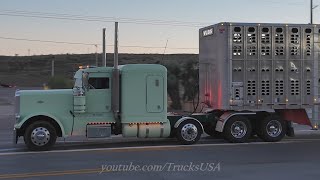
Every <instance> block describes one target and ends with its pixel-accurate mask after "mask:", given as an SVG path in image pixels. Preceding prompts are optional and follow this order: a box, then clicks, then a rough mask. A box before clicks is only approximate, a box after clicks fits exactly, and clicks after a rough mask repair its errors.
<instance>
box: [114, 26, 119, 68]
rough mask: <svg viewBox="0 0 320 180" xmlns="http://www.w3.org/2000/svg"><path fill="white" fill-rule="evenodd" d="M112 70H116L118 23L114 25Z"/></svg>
mask: <svg viewBox="0 0 320 180" xmlns="http://www.w3.org/2000/svg"><path fill="white" fill-rule="evenodd" d="M114 32H115V33H114V68H115V69H118V22H115V24H114Z"/></svg>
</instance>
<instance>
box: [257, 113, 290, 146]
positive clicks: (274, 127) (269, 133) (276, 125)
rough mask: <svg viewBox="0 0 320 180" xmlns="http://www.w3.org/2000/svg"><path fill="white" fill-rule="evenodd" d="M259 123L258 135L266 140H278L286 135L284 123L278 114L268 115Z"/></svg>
mask: <svg viewBox="0 0 320 180" xmlns="http://www.w3.org/2000/svg"><path fill="white" fill-rule="evenodd" d="M259 125H260V127H259V132H258V136H259V137H260V138H261V139H262V140H264V141H266V142H276V141H280V140H281V139H282V138H283V137H284V136H285V135H286V129H287V128H286V123H285V121H283V120H281V118H280V117H279V116H276V115H271V116H268V117H266V118H265V119H263V120H262V121H261V122H260V124H259Z"/></svg>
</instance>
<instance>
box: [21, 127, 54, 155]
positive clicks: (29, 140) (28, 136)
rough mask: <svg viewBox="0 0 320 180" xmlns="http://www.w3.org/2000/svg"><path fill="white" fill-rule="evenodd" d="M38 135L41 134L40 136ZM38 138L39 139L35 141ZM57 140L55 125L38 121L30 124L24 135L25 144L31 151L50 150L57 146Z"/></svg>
mask: <svg viewBox="0 0 320 180" xmlns="http://www.w3.org/2000/svg"><path fill="white" fill-rule="evenodd" d="M37 133H39V134H38V136H37ZM32 136H33V137H32ZM36 136H37V137H39V138H38V139H35V138H36ZM42 136H43V137H42ZM41 138H42V139H41ZM56 140H57V132H56V129H55V128H54V126H53V125H51V124H50V123H49V122H46V121H36V122H34V123H32V124H30V125H29V126H28V127H27V128H26V130H25V133H24V142H25V144H26V146H27V148H28V149H29V150H31V151H47V150H50V148H51V147H52V146H53V145H54V144H55V142H56Z"/></svg>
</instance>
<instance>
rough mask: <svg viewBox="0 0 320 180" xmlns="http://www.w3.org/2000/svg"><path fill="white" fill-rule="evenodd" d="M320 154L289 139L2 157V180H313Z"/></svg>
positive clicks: (319, 146)
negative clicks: (276, 141)
mask: <svg viewBox="0 0 320 180" xmlns="http://www.w3.org/2000/svg"><path fill="white" fill-rule="evenodd" d="M319 151H320V139H312V140H306V139H304V140H295V139H290V140H285V141H282V142H279V143H263V142H252V143H248V144H229V143H219V142H210V143H209V144H197V145H191V146H181V145H161V146H139V145H138V147H117V148H113V147H107V148H89V149H83V148H76V149H70V150H53V151H49V152H25V151H21V152H2V153H0V159H1V160H0V167H1V168H0V179H19V178H20V179H41V180H42V179H77V180H80V179H89V178H92V179H196V178H200V179H268V180H269V179H284V180H287V179H304V180H307V179H310V180H311V179H312V180H314V179H318V178H319V176H320V170H319V168H320V156H319V154H318V152H319ZM201 163H202V167H201ZM207 163H208V165H207ZM120 165H122V167H120ZM130 165H131V170H130ZM197 166H198V169H197V168H196V167H197ZM137 167H139V168H140V169H139V168H137ZM134 169H136V170H134Z"/></svg>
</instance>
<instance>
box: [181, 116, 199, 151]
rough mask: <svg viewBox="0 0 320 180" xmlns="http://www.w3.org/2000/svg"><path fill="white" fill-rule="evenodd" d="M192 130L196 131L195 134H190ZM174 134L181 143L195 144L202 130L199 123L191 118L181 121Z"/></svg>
mask: <svg viewBox="0 0 320 180" xmlns="http://www.w3.org/2000/svg"><path fill="white" fill-rule="evenodd" d="M187 131H188V132H187ZM194 131H196V134H193V136H192V134H191V133H193V132H194ZM176 133H177V134H176V136H177V139H178V141H179V142H180V143H181V144H185V145H189V144H195V143H197V142H198V141H199V139H200V137H201V134H202V133H203V132H202V129H201V125H200V124H199V123H198V122H197V121H195V120H192V119H189V120H185V121H183V122H182V123H181V124H180V125H179V126H178V128H177V129H176ZM188 135H189V136H191V137H192V138H190V139H188V138H187V137H188Z"/></svg>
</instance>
